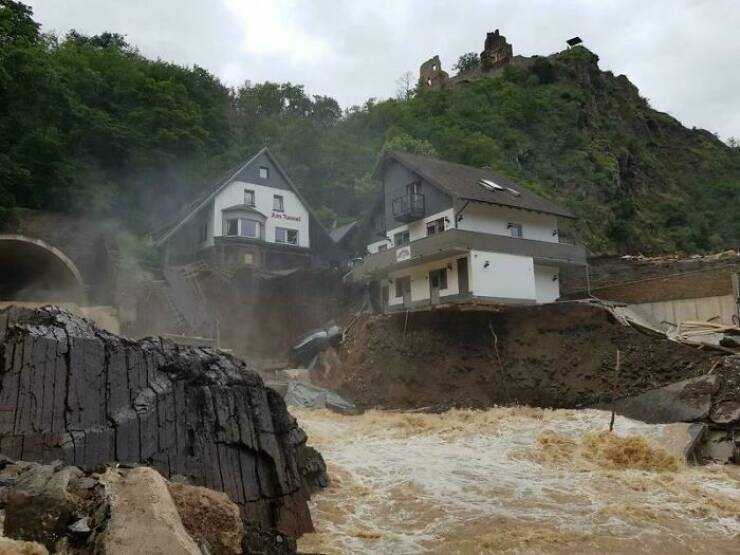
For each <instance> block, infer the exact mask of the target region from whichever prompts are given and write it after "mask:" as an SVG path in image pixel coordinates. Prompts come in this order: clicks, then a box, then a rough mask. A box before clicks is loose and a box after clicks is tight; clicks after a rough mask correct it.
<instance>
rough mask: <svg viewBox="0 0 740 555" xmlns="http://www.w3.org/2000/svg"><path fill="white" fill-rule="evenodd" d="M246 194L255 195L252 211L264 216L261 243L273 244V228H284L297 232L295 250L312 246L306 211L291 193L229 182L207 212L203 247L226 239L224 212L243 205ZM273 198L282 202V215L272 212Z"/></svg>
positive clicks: (250, 184) (273, 210) (244, 183)
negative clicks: (206, 228)
mask: <svg viewBox="0 0 740 555" xmlns="http://www.w3.org/2000/svg"><path fill="white" fill-rule="evenodd" d="M245 190H246V191H252V192H254V210H256V211H257V212H259V213H260V214H263V215H264V216H266V219H265V222H264V230H263V239H264V240H265V241H266V242H268V243H276V242H277V241H276V236H275V233H276V228H283V229H291V230H296V231H297V232H298V243H297V246H299V247H306V248H308V247H310V246H311V245H310V239H309V222H308V210H307V209H306V207H304V206H303V204H302V203H301V201H300V199H299V198H298V196H297V195H296V194H295V193H294V192H293V191H289V190H286V189H282V188H276V187H267V186H264V185H259V184H256V183H247V182H244V181H232V182H231V183H229V184H228V185H227V186H226V187H224V188H223V189H222V190H221V191H220V192H219V193H218V194H217V195H216V196H215V197H214V199H213V203H212V206H211V209H210V211H209V217H208V233H207V234H206V236H207V238H206V240H205V241H204V242H203V245H202V246H204V247H208V246H211V245H213V239H214V237H221V236H224V235H226V229H225V227H224V220H225V219H226V218H228V215H227V216H226V218H225V217H224V214H225V213H224V209H228V208H230V207H233V206H238V205H243V204H244V201H245V194H244V191H245ZM275 195H278V196H281V197H282V198H283V211H282V212H281V211H279V210H275V209H274V202H275V198H274V197H275ZM226 214H228V212H226Z"/></svg>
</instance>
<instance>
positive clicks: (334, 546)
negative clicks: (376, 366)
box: [295, 407, 740, 555]
mask: <svg viewBox="0 0 740 555" xmlns="http://www.w3.org/2000/svg"><path fill="white" fill-rule="evenodd" d="M295 413H296V415H297V416H298V417H299V419H300V421H301V422H302V423H303V425H304V426H305V427H306V429H307V431H308V432H309V434H310V435H311V437H312V438H313V439H314V441H315V442H316V444H317V447H318V448H320V449H321V451H322V453H324V456H325V457H326V460H327V463H328V465H329V472H330V475H331V476H332V482H331V483H330V485H329V488H328V489H326V490H323V491H322V492H321V493H319V494H317V496H315V497H314V498H313V499H312V501H311V513H312V515H313V516H314V522H315V524H316V529H317V532H316V534H308V535H306V536H304V537H303V538H301V539H300V540H299V550H300V551H304V552H307V553H325V554H331V555H335V554H336V555H339V554H345V553H353V554H357V555H363V554H364V555H371V554H372V555H375V554H378V555H380V554H385V553H409V554H412V553H413V554H417V553H419V554H420V553H435V554H436V553H439V554H458V555H482V554H493V553H517V554H542V553H550V554H564V555H574V554H594V553H619V554H629V555H634V554H637V553H645V554H648V553H649V554H660V555H662V554H665V555H672V554H674V553H739V552H740V547H739V546H738V545H737V537H738V534H740V473H738V467H735V466H732V465H725V466H720V465H711V466H703V467H692V466H687V465H686V464H684V463H683V462H682V461H681V460H680V459H679V457H677V456H676V455H675V454H674V452H672V451H671V450H670V448H669V447H668V446H669V445H670V444H671V437H672V432H673V430H674V429H675V427H677V426H678V427H680V426H684V427H685V426H686V425H682V424H670V425H649V424H644V423H642V422H636V421H632V420H629V419H626V418H622V417H619V416H618V417H617V419H616V423H615V432H616V433H615V434H609V433H608V432H606V429H607V428H608V425H609V417H610V415H609V413H608V412H605V411H596V410H590V409H589V410H578V411H576V410H547V409H535V408H528V407H515V408H495V409H489V410H485V411H468V410H455V409H453V410H451V411H448V412H445V413H443V414H428V413H403V412H401V413H399V412H391V411H376V410H371V411H368V412H366V413H365V414H363V415H361V416H343V415H339V414H335V413H332V412H329V411H323V410H319V411H316V410H306V409H302V410H296V411H295Z"/></svg>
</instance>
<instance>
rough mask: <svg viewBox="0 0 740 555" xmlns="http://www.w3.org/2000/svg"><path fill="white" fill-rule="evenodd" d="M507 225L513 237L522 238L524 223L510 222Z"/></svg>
mask: <svg viewBox="0 0 740 555" xmlns="http://www.w3.org/2000/svg"><path fill="white" fill-rule="evenodd" d="M507 227H508V228H509V230H510V231H511V236H512V237H516V238H518V239H521V238H522V224H509V225H508V226H507Z"/></svg>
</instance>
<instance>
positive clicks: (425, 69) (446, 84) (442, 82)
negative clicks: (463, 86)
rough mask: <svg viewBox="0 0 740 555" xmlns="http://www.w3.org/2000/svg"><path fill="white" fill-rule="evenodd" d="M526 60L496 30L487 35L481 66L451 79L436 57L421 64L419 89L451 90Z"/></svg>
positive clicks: (481, 56)
mask: <svg viewBox="0 0 740 555" xmlns="http://www.w3.org/2000/svg"><path fill="white" fill-rule="evenodd" d="M526 59H527V58H524V57H523V56H514V53H513V48H512V46H511V44H509V43H508V42H507V41H506V37H505V36H503V35H501V34H500V33H499V30H498V29H496V30H495V31H494V32H493V33H487V34H486V40H485V42H484V44H483V52H481V53H480V64H479V65H477V66H476V67H473V68H470V69H468V70H467V71H461V72H460V73H458V74H457V75H454V76H452V77H450V76H449V74H448V73H447V72H446V71H443V70H442V63H441V62H440V59H439V56H438V55H437V56H434V57H433V58H430V59H428V60H427V61H426V62H424V63H423V64H421V67H420V68H419V87H420V88H425V89H433V90H437V89H446V88H451V87H454V86H456V85H458V84H460V83H465V82H469V81H474V80H476V79H480V78H481V77H488V76H494V75H497V74H498V73H500V72H501V71H502V70H503V68H504V67H506V66H507V65H509V64H511V63H518V62H522V61H525V60H526Z"/></svg>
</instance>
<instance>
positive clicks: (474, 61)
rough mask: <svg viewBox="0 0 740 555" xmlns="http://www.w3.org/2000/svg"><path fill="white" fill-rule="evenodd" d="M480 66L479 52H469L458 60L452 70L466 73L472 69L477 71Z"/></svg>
mask: <svg viewBox="0 0 740 555" xmlns="http://www.w3.org/2000/svg"><path fill="white" fill-rule="evenodd" d="M479 65H480V57H479V56H478V53H477V52H467V53H465V54H463V55H462V56H460V57H459V58H458V59H457V63H456V64H455V65H454V66H452V69H454V70H455V71H459V72H460V73H464V72H466V71H469V70H471V69H475V68H476V67H478V66H479Z"/></svg>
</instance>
